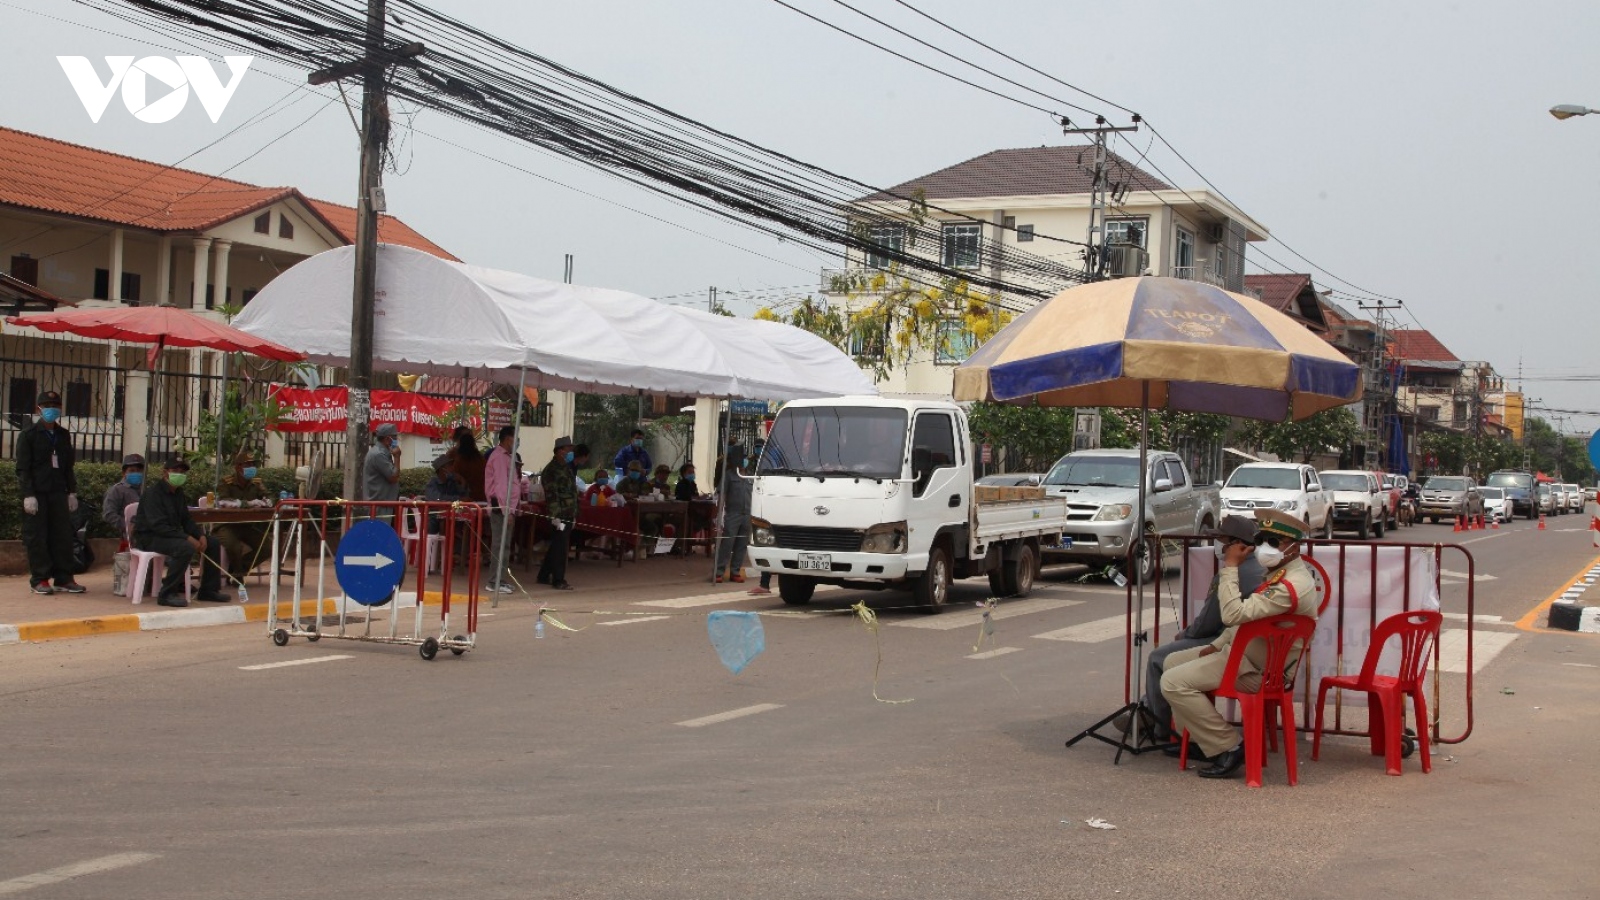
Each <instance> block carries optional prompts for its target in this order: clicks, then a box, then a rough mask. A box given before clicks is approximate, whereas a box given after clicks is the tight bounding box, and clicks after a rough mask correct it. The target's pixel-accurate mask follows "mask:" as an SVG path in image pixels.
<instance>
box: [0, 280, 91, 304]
mask: <svg viewBox="0 0 1600 900" xmlns="http://www.w3.org/2000/svg"><path fill="white" fill-rule="evenodd" d="M0 300H10V301H12V302H13V303H15V304H17V305H18V306H19V307H21V306H27V307H29V308H35V307H37V308H39V309H55V308H56V307H58V306H74V305H75V304H74V303H73V302H72V301H70V300H63V299H61V298H60V297H57V296H56V295H55V294H52V293H50V292H49V291H45V290H40V289H39V288H36V287H34V286H33V285H31V284H29V283H27V282H26V281H23V280H21V279H20V278H13V277H12V276H10V275H7V274H6V273H4V272H0Z"/></svg>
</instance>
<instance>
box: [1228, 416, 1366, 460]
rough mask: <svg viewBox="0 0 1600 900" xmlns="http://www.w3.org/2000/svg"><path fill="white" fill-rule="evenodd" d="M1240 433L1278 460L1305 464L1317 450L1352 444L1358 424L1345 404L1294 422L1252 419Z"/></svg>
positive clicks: (1354, 440) (1358, 433) (1356, 435)
mask: <svg viewBox="0 0 1600 900" xmlns="http://www.w3.org/2000/svg"><path fill="white" fill-rule="evenodd" d="M1240 434H1241V437H1242V438H1243V439H1244V441H1245V442H1246V443H1248V444H1250V445H1251V446H1254V447H1259V448H1261V449H1262V450H1266V451H1267V452H1269V453H1272V454H1275V455H1276V456H1277V457H1278V458H1279V459H1284V460H1289V459H1299V460H1300V462H1304V463H1309V462H1311V459H1312V457H1314V456H1316V455H1317V454H1318V453H1324V452H1327V451H1329V450H1337V449H1339V448H1341V447H1345V446H1348V445H1350V444H1353V443H1355V442H1356V439H1357V438H1359V437H1360V435H1361V425H1360V423H1359V422H1357V421H1356V416H1355V413H1353V412H1351V411H1350V408H1349V407H1347V406H1336V407H1334V408H1333V409H1325V410H1323V411H1322V412H1319V413H1317V414H1315V415H1313V416H1309V417H1307V418H1304V419H1301V420H1299V421H1298V422H1296V421H1293V420H1285V421H1283V422H1261V421H1252V422H1251V423H1250V424H1248V425H1246V426H1245V427H1244V428H1243V429H1242V430H1241V432H1240Z"/></svg>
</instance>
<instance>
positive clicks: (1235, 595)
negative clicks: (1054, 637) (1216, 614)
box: [1161, 509, 1323, 778]
mask: <svg viewBox="0 0 1600 900" xmlns="http://www.w3.org/2000/svg"><path fill="white" fill-rule="evenodd" d="M1256 520H1257V525H1256V537H1255V541H1256V544H1257V549H1256V552H1255V553H1256V562H1258V563H1260V564H1261V566H1262V568H1263V569H1264V570H1265V575H1264V576H1263V579H1262V582H1261V586H1260V587H1259V588H1258V589H1257V590H1256V592H1255V593H1253V594H1246V593H1244V592H1243V591H1241V590H1240V589H1239V578H1240V576H1239V566H1240V565H1242V564H1243V563H1244V560H1245V558H1246V557H1247V556H1248V555H1249V550H1248V549H1247V548H1246V547H1244V546H1242V545H1241V544H1240V543H1238V542H1231V543H1229V544H1228V546H1227V547H1225V548H1224V549H1223V556H1222V565H1223V569H1222V571H1221V573H1219V575H1218V578H1217V605H1218V608H1219V611H1220V612H1221V614H1222V624H1223V625H1225V626H1227V627H1226V628H1225V629H1224V630H1223V632H1222V634H1220V635H1218V636H1217V638H1216V639H1215V640H1213V641H1212V642H1211V643H1209V644H1207V645H1205V646H1203V647H1196V648H1191V649H1188V650H1182V651H1179V652H1177V653H1174V654H1172V655H1171V656H1169V657H1167V662H1166V670H1165V672H1164V673H1163V674H1162V676H1161V693H1162V694H1163V695H1164V696H1165V697H1166V701H1167V703H1168V704H1170V705H1171V707H1172V720H1173V723H1174V724H1175V725H1176V726H1177V727H1178V728H1179V729H1180V730H1181V731H1188V732H1189V737H1190V739H1191V740H1193V741H1194V743H1195V744H1196V746H1197V747H1198V748H1199V751H1200V753H1201V758H1202V759H1205V760H1209V761H1210V763H1211V764H1210V765H1209V766H1206V767H1205V768H1203V769H1201V770H1200V772H1199V775H1200V777H1201V778H1231V777H1233V776H1234V775H1235V774H1237V773H1238V771H1239V769H1240V768H1241V767H1243V766H1244V743H1243V742H1242V741H1241V740H1240V739H1239V730H1238V729H1237V728H1234V727H1233V726H1232V725H1229V724H1228V723H1227V721H1226V720H1225V719H1223V718H1222V714H1221V713H1219V712H1217V706H1216V703H1214V702H1213V701H1212V699H1211V698H1210V697H1208V696H1206V692H1207V691H1213V690H1216V689H1217V688H1218V687H1219V686H1221V684H1222V673H1223V671H1224V670H1225V669H1227V667H1228V656H1229V655H1230V654H1231V652H1232V650H1233V637H1234V634H1235V633H1237V632H1238V630H1239V626H1240V625H1242V624H1244V623H1245V622H1254V621H1256V620H1257V619H1266V618H1270V617H1272V616H1277V615H1282V614H1284V613H1295V614H1298V615H1302V616H1308V617H1310V618H1313V619H1314V618H1316V616H1317V610H1318V608H1319V607H1320V606H1321V605H1322V591H1323V588H1322V586H1321V585H1320V584H1319V583H1318V581H1317V579H1316V578H1315V576H1313V575H1312V573H1311V567H1310V566H1308V565H1306V564H1305V561H1304V560H1302V559H1300V541H1302V540H1304V539H1305V536H1306V532H1308V531H1310V530H1311V527H1310V526H1309V525H1307V524H1306V523H1305V522H1302V521H1301V520H1299V519H1297V518H1295V517H1294V516H1291V515H1289V514H1288V513H1284V512H1279V511H1278V510H1275V509H1258V510H1256ZM1304 650H1305V648H1303V647H1302V648H1301V652H1302V653H1303V652H1304ZM1265 659H1266V647H1265V646H1262V645H1261V644H1257V645H1256V646H1254V647H1247V648H1245V653H1244V658H1243V659H1242V660H1240V664H1239V676H1238V686H1239V688H1240V689H1241V690H1246V691H1250V690H1255V689H1256V688H1257V687H1259V686H1260V683H1261V674H1260V673H1261V665H1262V663H1263V662H1264V661H1265ZM1299 664H1300V655H1299V654H1298V653H1297V654H1294V658H1293V659H1292V660H1290V662H1289V667H1290V668H1289V669H1286V670H1285V671H1292V669H1293V667H1294V666H1298V665H1299ZM1191 752H1193V751H1191Z"/></svg>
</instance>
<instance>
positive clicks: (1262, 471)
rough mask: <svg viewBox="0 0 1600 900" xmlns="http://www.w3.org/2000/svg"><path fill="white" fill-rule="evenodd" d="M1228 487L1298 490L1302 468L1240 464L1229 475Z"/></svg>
mask: <svg viewBox="0 0 1600 900" xmlns="http://www.w3.org/2000/svg"><path fill="white" fill-rule="evenodd" d="M1227 487H1231V488H1268V489H1272V490H1280V491H1298V490H1300V470H1299V469H1267V468H1257V467H1255V466H1240V467H1239V468H1237V469H1234V470H1233V474H1232V475H1229V476H1228V484H1227Z"/></svg>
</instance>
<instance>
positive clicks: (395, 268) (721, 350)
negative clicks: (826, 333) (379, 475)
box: [233, 244, 877, 400]
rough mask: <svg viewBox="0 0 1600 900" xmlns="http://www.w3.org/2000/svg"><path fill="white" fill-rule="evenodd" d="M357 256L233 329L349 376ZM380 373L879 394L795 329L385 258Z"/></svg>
mask: <svg viewBox="0 0 1600 900" xmlns="http://www.w3.org/2000/svg"><path fill="white" fill-rule="evenodd" d="M354 265H355V250H354V248H352V247H340V248H336V249H333V250H328V251H326V252H324V253H319V254H317V255H316V256H313V257H311V258H310V259H307V260H304V261H302V262H300V263H297V264H296V265H295V266H294V267H293V268H291V269H289V270H288V271H286V272H284V273H283V274H282V275H279V276H278V277H277V278H275V279H273V281H272V282H271V283H270V284H269V285H268V286H267V287H266V288H265V289H263V290H262V291H261V293H259V294H257V295H256V296H255V298H254V299H252V300H251V302H250V305H249V306H247V307H246V308H245V310H244V312H243V313H241V314H240V315H239V316H238V318H236V319H235V320H234V322H233V324H234V325H235V326H236V327H238V328H240V329H242V330H244V331H246V332H249V333H250V334H253V335H256V336H257V337H263V338H267V339H269V340H273V341H277V342H278V343H281V344H283V345H285V346H287V347H292V348H294V349H296V350H301V351H303V352H305V353H307V354H308V355H309V357H310V361H311V362H314V363H318V364H322V365H343V364H345V363H346V362H347V361H348V356H349V352H350V327H351V326H350V285H351V283H352V281H353V278H354V275H353V272H354V268H353V267H354ZM376 305H377V309H376V324H375V326H374V329H373V356H374V359H373V365H374V367H375V368H377V369H383V370H388V371H399V372H412V373H419V374H434V375H451V376H466V377H472V378H484V379H489V380H492V381H497V382H503V383H518V382H522V381H525V383H526V384H527V385H529V386H534V387H542V388H547V389H553V390H568V391H587V392H591V393H635V392H638V391H656V392H661V393H670V394H681V395H691V396H697V397H746V398H752V399H762V400H792V399H796V398H800V397H827V396H844V395H849V394H876V393H877V388H876V387H874V386H873V383H872V380H871V379H870V378H869V377H868V376H867V375H866V374H865V373H864V372H862V371H861V369H860V368H859V367H858V366H857V365H856V364H855V363H854V362H853V361H851V359H850V358H849V357H848V356H846V355H845V354H844V353H842V352H840V351H839V349H838V348H837V347H834V346H833V345H832V344H829V343H828V342H827V341H824V340H822V339H821V338H819V337H817V336H815V335H813V334H810V333H808V332H805V331H801V330H800V329H798V328H794V327H792V326H789V325H783V324H780V323H777V322H760V321H755V320H751V319H732V318H728V317H727V316H715V315H711V314H710V313H705V312H700V311H698V310H691V309H683V308H680V307H673V306H666V305H664V304H661V303H657V302H655V301H653V300H650V299H648V298H646V297H641V296H638V295H636V294H630V293H627V292H625V291H616V290H610V289H606V288H594V287H582V286H579V285H571V284H562V283H560V282H554V281H545V280H543V279H539V278H533V277H530V276H527V275H519V274H516V273H514V272H505V271H500V270H496V269H485V268H482V267H479V266H471V265H466V264H464V263H457V262H450V261H448V260H443V259H440V258H438V257H436V256H433V255H431V254H428V253H424V252H422V251H420V250H412V249H410V248H407V247H400V246H396V245H393V244H383V245H380V246H379V247H378V279H377V304H376Z"/></svg>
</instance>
